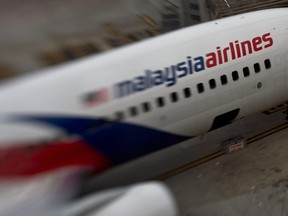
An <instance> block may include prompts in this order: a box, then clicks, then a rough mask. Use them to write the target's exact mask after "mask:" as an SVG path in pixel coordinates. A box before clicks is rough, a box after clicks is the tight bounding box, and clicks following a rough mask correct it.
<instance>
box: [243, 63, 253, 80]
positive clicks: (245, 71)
mask: <svg viewBox="0 0 288 216" xmlns="http://www.w3.org/2000/svg"><path fill="white" fill-rule="evenodd" d="M254 69H255V65H254ZM243 75H244V77H248V76H250V70H249V68H248V67H244V68H243Z"/></svg>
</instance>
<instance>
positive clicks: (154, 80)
mask: <svg viewBox="0 0 288 216" xmlns="http://www.w3.org/2000/svg"><path fill="white" fill-rule="evenodd" d="M271 46H273V39H272V37H271V34H270V33H266V34H263V35H262V36H257V37H254V38H252V39H251V40H246V41H241V42H239V41H238V40H235V41H233V42H230V43H229V44H228V46H227V47H224V48H221V47H220V46H217V47H216V51H213V52H209V53H207V54H206V55H204V56H197V57H195V58H192V57H191V56H187V57H186V59H185V60H183V61H182V62H179V63H176V64H173V65H171V66H167V67H164V68H163V69H158V70H148V69H147V70H145V73H144V75H141V76H137V77H135V78H133V79H131V80H125V81H122V82H119V83H116V84H115V85H114V97H116V98H121V97H125V96H128V95H130V94H133V93H136V92H140V91H143V90H146V89H149V88H153V87H156V86H159V85H164V84H165V85H166V86H167V87H170V86H173V85H175V84H176V83H177V80H178V79H180V78H183V77H186V76H188V75H191V74H193V73H198V72H201V71H204V70H205V69H206V68H213V67H216V66H218V65H221V64H224V63H226V62H228V61H232V60H235V59H239V58H242V57H244V56H246V55H249V54H252V53H254V52H259V51H261V50H263V49H266V48H269V47H271Z"/></svg>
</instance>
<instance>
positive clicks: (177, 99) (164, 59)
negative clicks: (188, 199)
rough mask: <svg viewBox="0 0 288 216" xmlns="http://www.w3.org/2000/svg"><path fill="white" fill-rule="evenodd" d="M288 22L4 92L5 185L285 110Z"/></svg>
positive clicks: (265, 22)
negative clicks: (273, 110)
mask: <svg viewBox="0 0 288 216" xmlns="http://www.w3.org/2000/svg"><path fill="white" fill-rule="evenodd" d="M287 21H288V9H285V8H282V9H269V10H263V11H256V12H251V13H246V14H242V15H236V16H233V17H228V18H223V19H220V20H215V21H210V22H207V23H203V24H200V25H196V26H193V27H188V28H185V29H181V30H178V31H175V32H171V33H168V34H165V35H162V36H159V37H155V38H152V39H148V40H145V41H142V42H139V43H137V44H132V45H129V46H126V47H123V48H120V49H116V50H113V51H108V52H106V53H103V54H100V55H96V56H92V57H88V58H85V59H82V60H79V61H75V62H72V63H68V64H63V65H60V66H56V67H54V68H50V69H46V70H44V71H41V72H37V73H35V74H32V75H29V76H27V77H22V78H19V79H17V80H12V81H7V82H5V83H2V85H1V86H0V113H1V114H0V154H1V155H8V156H9V160H5V162H4V159H2V161H1V162H0V177H1V176H2V177H7V176H8V177H9V176H29V175H34V174H36V173H42V172H47V171H49V170H54V169H56V168H59V167H65V166H86V167H90V168H92V169H93V170H94V172H95V173H99V172H102V171H104V170H106V169H108V168H110V167H112V166H116V165H118V164H122V163H124V162H127V161H130V160H133V159H135V158H138V157H140V156H143V155H146V154H149V153H151V152H154V151H157V150H160V149H163V148H165V147H169V146H171V145H175V144H178V143H181V142H184V141H187V140H189V139H192V138H193V137H196V136H199V135H202V134H205V133H207V132H209V131H212V130H215V129H218V128H221V127H223V126H225V125H228V124H230V123H232V122H234V121H236V120H238V119H241V118H244V117H245V116H248V115H250V114H253V113H256V112H260V111H263V110H265V109H268V108H271V107H273V106H275V105H278V104H280V103H283V102H285V101H286V100H287V96H286V89H287V87H288V82H287V79H288V71H287V60H288V59H287V58H288V48H287V46H285V44H286V41H287V38H288V24H287V23H288V22H287ZM27 152H29V154H28V153H27ZM55 155H56V157H55ZM51 157H54V158H55V160H52V161H51V160H50V159H51ZM1 158H7V157H1ZM29 162H30V163H29ZM4 164H5V165H4ZM15 164H21V166H15ZM25 164H27V166H26V165H25Z"/></svg>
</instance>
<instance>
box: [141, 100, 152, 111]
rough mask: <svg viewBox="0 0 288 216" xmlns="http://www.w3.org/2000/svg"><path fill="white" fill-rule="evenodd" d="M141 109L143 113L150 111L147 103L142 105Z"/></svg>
mask: <svg viewBox="0 0 288 216" xmlns="http://www.w3.org/2000/svg"><path fill="white" fill-rule="evenodd" d="M142 109H143V111H144V112H148V111H150V110H151V107H150V103H149V102H144V103H142Z"/></svg>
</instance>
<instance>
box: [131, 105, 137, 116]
mask: <svg viewBox="0 0 288 216" xmlns="http://www.w3.org/2000/svg"><path fill="white" fill-rule="evenodd" d="M129 111H130V115H131V116H136V115H137V114H138V110H137V108H136V107H135V106H133V107H130V108H129Z"/></svg>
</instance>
